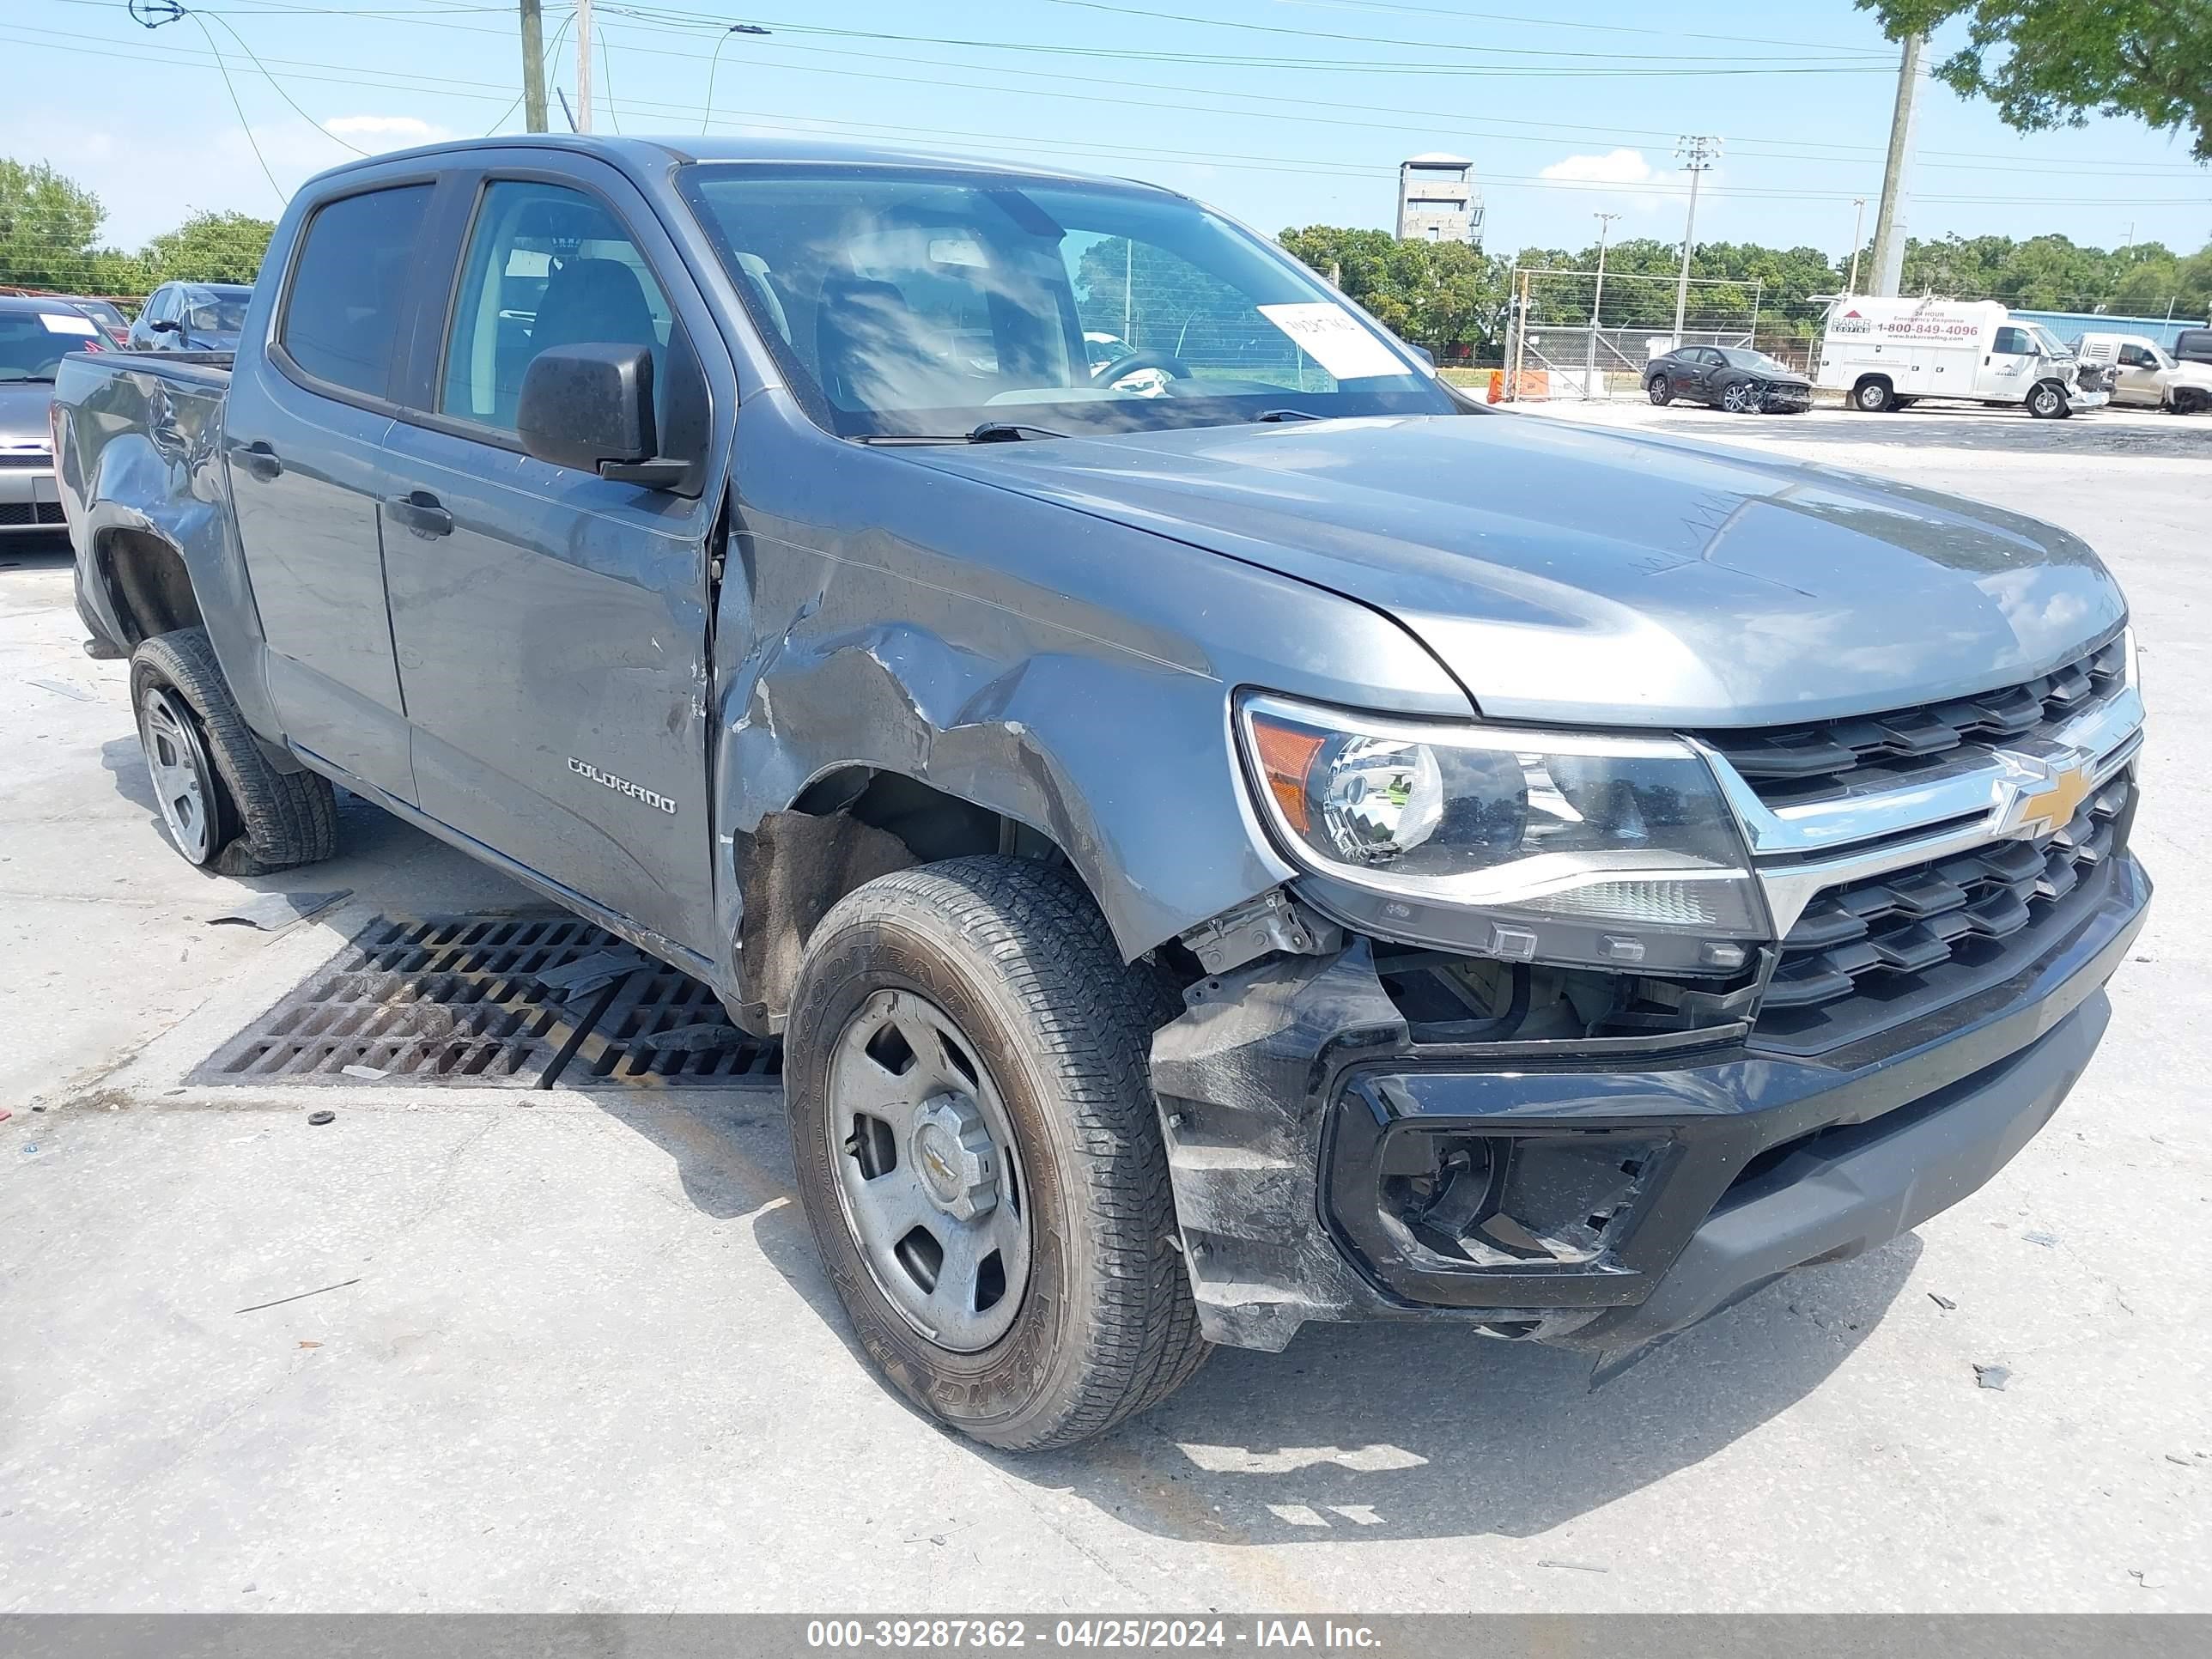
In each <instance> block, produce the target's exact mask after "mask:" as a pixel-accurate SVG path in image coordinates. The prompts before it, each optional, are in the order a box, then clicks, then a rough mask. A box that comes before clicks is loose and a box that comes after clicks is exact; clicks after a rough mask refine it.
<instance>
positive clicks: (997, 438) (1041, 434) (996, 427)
mask: <svg viewBox="0 0 2212 1659" xmlns="http://www.w3.org/2000/svg"><path fill="white" fill-rule="evenodd" d="M1066 436H1067V434H1066V433H1065V432H1058V431H1054V429H1053V428H1051V427H1048V426H1031V425H1030V424H1029V422H1026V421H986V422H983V423H982V424H981V426H978V427H976V428H975V429H974V430H973V431H971V432H970V433H969V435H968V441H969V443H971V444H1011V443H1019V442H1022V441H1025V440H1027V439H1030V438H1065V437H1066Z"/></svg>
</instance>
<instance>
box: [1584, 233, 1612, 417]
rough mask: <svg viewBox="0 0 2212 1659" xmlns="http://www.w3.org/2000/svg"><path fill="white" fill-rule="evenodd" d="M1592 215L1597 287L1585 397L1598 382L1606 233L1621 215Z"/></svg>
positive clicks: (1586, 367) (1593, 298)
mask: <svg viewBox="0 0 2212 1659" xmlns="http://www.w3.org/2000/svg"><path fill="white" fill-rule="evenodd" d="M1590 217H1591V218H1593V219H1595V220H1596V221H1597V289H1596V291H1595V292H1594V293H1593V294H1592V295H1590V332H1589V355H1588V356H1587V357H1586V358H1585V359H1584V361H1583V397H1585V398H1589V397H1593V396H1595V393H1593V392H1591V391H1590V387H1592V386H1595V385H1596V384H1597V328H1598V316H1599V313H1601V311H1602V310H1603V309H1604V307H1605V234H1606V232H1607V231H1608V230H1611V229H1612V228H1613V221H1614V220H1615V219H1618V218H1619V217H1620V215H1619V214H1618V213H1593V214H1592V215H1590Z"/></svg>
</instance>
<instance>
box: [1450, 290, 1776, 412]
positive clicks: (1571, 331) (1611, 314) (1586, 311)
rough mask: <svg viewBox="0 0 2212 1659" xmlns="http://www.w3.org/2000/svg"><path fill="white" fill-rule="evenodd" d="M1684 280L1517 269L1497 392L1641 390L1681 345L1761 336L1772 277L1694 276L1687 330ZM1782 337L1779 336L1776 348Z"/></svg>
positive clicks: (1513, 395)
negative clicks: (1654, 363)
mask: <svg viewBox="0 0 2212 1659" xmlns="http://www.w3.org/2000/svg"><path fill="white" fill-rule="evenodd" d="M1677 281H1678V279H1676V278H1674V277H1662V276H1640V275H1637V274H1634V273H1632V272H1617V271H1607V272H1605V273H1604V275H1603V276H1602V277H1601V276H1600V275H1599V273H1598V272H1597V271H1595V270H1554V269H1539V268H1532V267H1521V268H1516V270H1514V272H1513V274H1512V276H1511V278H1510V289H1509V293H1510V302H1511V303H1510V311H1509V313H1508V315H1507V319H1506V330H1505V334H1504V362H1503V364H1502V365H1501V367H1500V368H1499V370H1498V373H1497V376H1496V380H1497V384H1496V386H1494V387H1493V388H1492V395H1493V396H1494V398H1496V400H1498V401H1501V402H1507V403H1512V402H1519V401H1523V400H1528V399H1534V398H1581V399H1595V398H1608V397H1612V396H1614V395H1616V394H1618V393H1620V392H1632V393H1639V394H1640V392H1641V391H1642V387H1643V374H1644V365H1645V364H1646V363H1648V362H1650V361H1651V359H1652V358H1653V357H1655V356H1658V355H1659V354H1660V353H1662V352H1663V351H1668V350H1672V349H1674V347H1675V346H1676V345H1717V346H1752V345H1754V344H1755V343H1759V334H1760V323H1761V320H1762V316H1763V314H1764V313H1765V297H1766V296H1765V284H1764V283H1760V282H1759V281H1757V280H1753V281H1749V282H1738V281H1733V280H1730V279H1728V278H1725V277H1717V276H1692V278H1691V279H1690V284H1689V292H1688V298H1687V301H1686V304H1685V306H1684V307H1683V312H1682V326H1681V330H1680V334H1679V335H1678V334H1677V332H1676V331H1675V328H1674V299H1675V294H1676V290H1677ZM1767 320H1769V321H1770V322H1771V320H1772V319H1771V318H1769V319H1767ZM1778 343H1779V342H1769V343H1767V345H1766V349H1770V350H1771V349H1774V347H1775V345H1776V344H1778ZM1787 349H1788V348H1787V347H1786V346H1784V351H1786V350H1787ZM1778 355H1781V354H1779V353H1778ZM1798 355H1800V356H1802V355H1803V353H1802V349H1800V351H1799V354H1798Z"/></svg>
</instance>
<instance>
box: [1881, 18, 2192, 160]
mask: <svg viewBox="0 0 2212 1659" xmlns="http://www.w3.org/2000/svg"><path fill="white" fill-rule="evenodd" d="M1857 5H1858V7H1859V9H1861V10H1862V11H1871V12H1873V13H1875V15H1877V16H1878V17H1880V18H1881V26H1882V30H1883V32H1884V33H1887V35H1888V36H1889V38H1890V39H1891V40H1903V39H1904V38H1905V36H1906V35H1907V34H1911V33H1915V32H1916V31H1917V32H1920V33H1926V32H1928V31H1930V30H1933V29H1935V28H1936V27H1939V26H1940V25H1942V24H1944V23H1948V22H1949V21H1952V20H1953V19H1954V18H1959V17H1964V18H1966V20H1967V22H1966V45H1965V46H1962V47H1960V49H1959V50H1958V51H1957V52H1954V53H1952V54H1951V56H1950V57H1948V58H1945V59H1944V60H1943V61H1942V63H1940V64H1937V65H1936V78H1937V79H1939V80H1941V81H1942V82H1944V83H1945V84H1946V85H1948V86H1949V87H1950V88H1952V89H1953V90H1954V91H1955V92H1958V93H1960V94H1962V95H1965V96H1968V97H1972V96H1977V95H1978V96H1981V97H1984V98H1987V99H1990V100H1991V101H1993V102H1994V103H1995V104H1996V106H1997V113H1998V114H1999V115H2000V116H2001V117H2002V118H2003V119H2004V121H2005V123H2006V125H2008V126H2011V127H2014V128H2016V129H2017V130H2019V131H2021V132H2042V131H2047V130H2049V129H2050V128H2052V127H2061V126H2074V127H2078V126H2081V125H2084V124H2085V123H2086V122H2087V119H2088V118H2089V116H2090V115H2091V114H2092V113H2097V114H2102V115H2131V116H2134V117H2135V118H2137V119H2138V120H2142V121H2144V122H2147V123H2148V124H2149V125H2151V126H2152V127H2154V128H2156V129H2157V130H2158V131H2161V132H2182V133H2186V134H2188V135H2189V137H2190V140H2191V145H2192V147H2193V149H2194V150H2195V153H2196V156H2197V160H2198V161H2212V5H2207V4H2205V3H2204V0H2094V3H2091V0H1857Z"/></svg>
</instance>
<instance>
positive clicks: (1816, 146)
mask: <svg viewBox="0 0 2212 1659" xmlns="http://www.w3.org/2000/svg"><path fill="white" fill-rule="evenodd" d="M51 3H58V4H70V5H99V6H103V7H104V6H106V5H108V4H111V3H112V0H51ZM487 9H497V10H504V8H503V7H500V8H485V7H476V6H465V5H449V6H447V7H446V8H445V10H446V11H447V12H449V13H453V14H472V13H477V12H481V11H483V10H487ZM605 9H607V10H611V11H615V12H617V13H619V14H620V15H623V16H625V17H626V18H629V20H630V21H631V22H632V24H633V26H634V27H639V28H645V29H650V30H653V31H656V32H665V33H678V34H687V35H688V34H690V33H695V32H696V31H699V30H703V29H706V28H713V29H714V30H716V31H717V32H718V33H720V32H722V31H724V30H725V29H726V27H727V26H726V21H725V20H723V19H720V18H716V17H714V16H713V15H709V14H706V13H700V12H690V11H683V10H679V9H672V8H667V7H655V8H651V9H643V8H634V7H623V6H620V5H613V6H608V7H606V8H605ZM1413 9H1419V8H1413ZM267 10H269V11H270V12H272V13H274V12H276V11H277V10H280V9H279V8H267ZM281 10H282V11H284V12H299V13H307V14H312V15H320V16H331V17H353V16H377V17H383V16H391V17H393V18H396V19H398V20H399V21H404V22H405V23H407V24H409V25H410V26H412V27H436V28H447V29H451V30H454V31H456V32H459V33H473V34H489V35H497V36H500V37H502V38H503V37H504V36H505V34H506V31H505V30H493V29H483V28H476V27H470V26H469V25H466V24H457V23H444V22H437V21H430V20H429V18H428V16H427V15H424V14H422V13H419V12H408V13H399V12H388V13H387V12H375V13H370V12H356V11H334V10H331V9H329V8H325V7H313V6H304V5H300V6H288V7H283V8H281ZM240 15H245V14H240ZM1507 21H1531V20H1507ZM1558 27H1590V28H1598V27H1610V26H1600V25H1595V24H1593V25H1566V24H1561V25H1558ZM1624 32H1627V33H1665V32H1664V31H1653V30H1634V29H1625V27H1624ZM603 33H604V32H602V34H603ZM846 33H848V34H860V33H862V32H858V31H847V32H846ZM865 38H873V37H865ZM884 38H897V37H884ZM1775 44H1788V43H1782V42H1778V43H1775ZM628 49H629V50H630V51H634V52H655V53H657V54H658V55H660V56H664V57H683V58H690V57H692V56H693V54H691V53H689V52H669V51H666V50H665V49H659V48H654V47H650V46H630V47H629V48H628ZM766 50H771V51H776V52H802V53H805V54H808V55H810V56H822V57H836V58H858V59H861V60H864V61H870V62H883V63H891V64H898V65H900V66H901V67H902V70H904V71H905V72H904V73H902V74H899V75H896V76H883V75H875V76H871V75H868V74H866V73H865V72H864V71H860V70H836V69H825V68H822V67H819V66H816V65H811V64H790V63H778V64H776V67H779V68H781V69H783V70H786V71H787V72H790V73H795V74H809V75H836V76H845V77H848V78H854V79H872V80H890V81H896V82H900V83H902V84H911V83H912V81H913V76H912V70H913V68H914V67H915V65H917V64H927V65H931V66H935V67H945V68H954V69H960V70H966V71H968V72H969V73H971V74H981V75H989V76H1021V77H1024V78H1026V79H1033V80H1044V81H1048V82H1059V83H1062V84H1063V85H1064V83H1065V82H1066V81H1067V80H1068V79H1069V78H1070V77H1069V76H1066V74H1064V73H1062V72H1060V71H1055V70H1026V69H1020V68H1016V67H1013V66H1011V65H998V64H965V63H958V62H948V61H947V60H945V59H942V58H915V57H914V56H913V55H912V54H910V53H903V54H890V53H881V52H860V51H854V50H853V49H851V48H839V47H835V46H794V45H788V44H785V45H781V46H778V47H776V48H771V49H766ZM932 84H933V85H934V86H939V87H945V88H964V89H968V90H974V91H984V92H998V93H1012V94H1019V95H1024V96H1030V97H1051V98H1054V99H1055V100H1070V99H1080V100H1084V101H1088V102H1097V103H1111V104H1114V105H1116V106H1122V107H1131V106H1133V107H1143V108H1158V109H1170V110H1174V111H1176V112H1180V113H1198V112H1202V113H1212V114H1222V115H1233V116H1236V117H1237V118H1243V119H1252V118H1260V119H1286V118H1287V119H1295V120H1297V122H1298V123H1299V125H1338V126H1345V127H1354V128H1364V129H1366V130H1370V131H1398V132H1407V133H1420V134H1430V133H1433V131H1435V128H1434V127H1433V126H1431V125H1412V124H1409V123H1406V122H1384V121H1373V120H1368V121H1352V120H1343V119H1332V118H1328V117H1326V116H1318V115H1316V114H1314V113H1313V111H1315V110H1316V109H1336V110H1353V109H1368V108H1370V107H1371V106H1370V105H1368V104H1364V103H1360V104H1352V103H1344V102H1337V101H1331V100H1316V99H1310V98H1282V97H1271V96H1269V95H1267V94H1259V93H1245V92H1237V91H1234V90H1231V89H1229V88H1218V87H1214V88H1189V87H1185V86H1182V85H1178V84H1176V83H1172V82H1151V81H1130V82H1123V83H1122V84H1123V85H1125V86H1128V87H1135V88H1146V89H1148V90H1154V91H1161V92H1170V93H1177V94H1194V93H1203V94H1207V95H1211V96H1214V97H1219V98H1231V99H1236V100H1242V101H1244V102H1248V103H1267V104H1277V105H1282V106H1287V107H1289V108H1291V109H1293V110H1295V111H1296V112H1297V113H1296V114H1295V115H1293V116H1288V117H1275V116H1271V115H1269V114H1267V113H1266V112H1255V111H1250V110H1238V109H1224V108H1221V107H1219V106H1214V105H1202V104H1193V103H1190V102H1189V101H1188V98H1187V97H1186V98H1185V99H1184V100H1182V101H1179V102H1176V103H1174V104H1164V103H1158V102H1148V101H1146V100H1131V99H1128V98H1127V97H1121V96H1115V97H1102V96H1098V95H1097V94H1088V95H1086V94H1079V93H1072V92H1067V91H1065V90H1063V89H1061V87H1060V86H1055V87H1054V88H1052V89H1051V90H1049V91H1048V90H1044V89H1040V88H1028V87H1010V86H1003V85H997V84H990V83H984V84H980V85H979V84H978V83H975V82H946V81H941V80H940V81H936V82H933V83H932ZM1399 112H1400V113H1402V114H1408V115H1425V116H1430V117H1433V118H1436V119H1437V120H1438V121H1443V122H1449V123H1451V124H1452V125H1453V127H1454V128H1455V130H1456V131H1462V132H1466V133H1468V134H1471V135H1474V136H1480V137H1486V138H1488V139H1490V140H1491V141H1492V142H1493V143H1522V144H1530V143H1534V144H1541V143H1546V142H1547V141H1546V140H1544V139H1542V138H1541V137H1534V136H1532V130H1535V129H1541V130H1544V131H1552V132H1557V133H1562V134H1579V135H1583V136H1586V137H1595V138H1600V139H1604V138H1611V139H1614V140H1620V139H1643V138H1664V137H1671V136H1672V135H1671V133H1670V132H1668V131H1662V130H1661V129H1656V128H1634V127H1596V126H1589V125H1576V124H1571V123H1563V122H1530V121H1524V122H1520V123H1518V124H1517V125H1516V127H1515V128H1513V129H1499V128H1495V127H1489V126H1485V125H1479V124H1474V123H1470V122H1468V120H1467V119H1466V117H1465V115H1464V113H1463V112H1459V111H1454V110H1420V109H1404V108H1401V109H1400V111H1399ZM1758 143H1767V144H1774V145H1781V146H1784V147H1785V148H1784V149H1779V150H1759V149H1753V148H1751V146H1752V145H1754V144H1758ZM1798 151H1832V152H1839V153H1840V154H1838V155H1810V156H1808V155H1798V154H1796V153H1795V152H1798ZM1736 154H1737V155H1740V156H1747V155H1759V156H1765V157H1771V158H1772V159H1778V160H1794V161H1801V162H1802V161H1815V162H1819V163H1824V164H1829V165H1838V166H1841V165H1851V164H1852V163H1851V162H1850V160H1849V157H1850V155H1859V156H1864V157H1869V158H1871V157H1873V156H1877V155H1881V154H1882V150H1881V147H1880V146H1875V145H1863V144H1839V143H1819V142H1814V141H1808V140H1802V139H1788V138H1767V139H1759V138H1757V137H1753V138H1750V139H1747V140H1746V141H1745V142H1744V143H1741V144H1739V145H1738V146H1737V148H1736ZM1925 154H1926V155H1930V156H1935V155H1953V156H1960V157H1966V158H1975V157H1980V158H1983V159H1986V160H1990V161H1999V162H2008V163H2009V162H2016V161H2019V158H2017V157H2016V156H2010V155H1998V154H1996V153H1995V152H1990V151H1973V150H1948V151H1947V150H1931V151H1928V152H1925ZM2066 159H2067V158H2054V159H2053V160H2052V161H2048V162H2040V161H2026V162H2021V164H2019V165H2014V166H2005V167H1967V166H1963V165H1958V164H1955V163H1954V164H1947V163H1943V162H1938V161H1930V162H1929V163H1928V165H1930V166H1935V167H1949V168H1950V169H1951V170H1955V171H1960V172H1998V171H2007V172H2031V173H2051V172H2061V171H2068V170H2070V169H2069V168H2067V167H2064V166H2063V161H2065V160H2066ZM2071 159H2072V160H2073V161H2074V162H2075V165H2076V167H2077V168H2078V169H2079V170H2080V171H2081V172H2082V173H2084V174H2085V175H2086V176H2104V172H2103V170H2105V169H2118V172H2117V173H2113V174H2112V175H2111V176H2117V177H2125V176H2130V175H2142V174H2148V173H2154V172H2163V171H2173V172H2188V173H2196V174H2199V175H2201V174H2202V173H2203V168H2202V167H2199V166H2198V165H2197V164H2196V163H2193V162H2125V161H2101V160H2093V159H2091V158H2088V157H2075V158H2071ZM2092 170H2095V171H2092Z"/></svg>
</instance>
